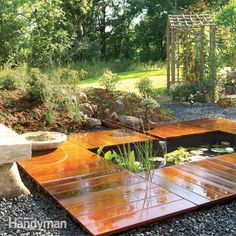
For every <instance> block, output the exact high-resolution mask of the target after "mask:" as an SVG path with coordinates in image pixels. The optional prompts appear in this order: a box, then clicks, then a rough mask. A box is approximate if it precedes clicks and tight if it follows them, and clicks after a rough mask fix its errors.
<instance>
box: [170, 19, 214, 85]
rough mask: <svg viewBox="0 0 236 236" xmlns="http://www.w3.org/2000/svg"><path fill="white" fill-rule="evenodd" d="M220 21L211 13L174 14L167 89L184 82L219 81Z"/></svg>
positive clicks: (171, 24)
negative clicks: (218, 22) (217, 43)
mask: <svg viewBox="0 0 236 236" xmlns="http://www.w3.org/2000/svg"><path fill="white" fill-rule="evenodd" d="M215 35H216V24H215V23H214V21H213V20H212V18H211V17H210V16H209V15H170V16H169V18H168V23H167V88H168V89H169V88H170V87H171V86H173V85H176V84H178V83H181V82H183V81H188V82H197V81H202V80H204V79H209V80H215V78H216V61H215V44H216V40H215V38H216V37H215Z"/></svg>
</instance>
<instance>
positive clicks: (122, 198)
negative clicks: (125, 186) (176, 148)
mask: <svg viewBox="0 0 236 236" xmlns="http://www.w3.org/2000/svg"><path fill="white" fill-rule="evenodd" d="M169 195H170V193H169V192H168V191H166V190H164V189H163V188H160V187H153V188H149V189H145V190H143V191H137V192H130V193H128V194H117V195H113V196H112V198H111V197H110V198H109V197H107V196H106V197H105V198H103V199H99V200H95V199H93V200H92V201H89V202H86V203H85V202H82V203H81V202H76V204H71V203H69V204H68V205H66V208H67V209H69V210H70V212H77V213H76V215H79V214H80V215H82V214H85V213H88V212H92V211H95V210H96V211H97V210H104V209H107V208H111V207H115V206H121V205H122V204H127V203H130V202H135V201H139V200H142V199H146V198H151V197H167V196H169Z"/></svg>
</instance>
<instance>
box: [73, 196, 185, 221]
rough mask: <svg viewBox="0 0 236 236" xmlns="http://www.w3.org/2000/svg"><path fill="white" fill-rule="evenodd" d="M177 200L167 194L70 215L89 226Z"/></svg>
mask: <svg viewBox="0 0 236 236" xmlns="http://www.w3.org/2000/svg"><path fill="white" fill-rule="evenodd" d="M178 200H181V198H180V197H178V196H176V195H174V194H168V195H166V196H154V197H151V198H145V199H141V200H138V201H134V202H126V203H125V204H122V205H120V206H115V207H109V206H106V207H105V208H104V209H101V210H97V209H94V210H93V211H92V212H89V213H88V214H81V212H79V211H77V210H76V209H74V211H73V212H72V214H73V215H74V216H75V217H76V218H77V219H78V220H79V221H81V222H83V224H88V223H89V224H90V223H95V222H97V221H102V220H105V219H110V218H113V217H117V216H120V215H125V214H127V213H129V212H131V211H132V212H136V211H139V210H144V209H148V208H152V207H155V206H160V205H164V204H166V203H170V202H173V201H178ZM69 211H70V209H69Z"/></svg>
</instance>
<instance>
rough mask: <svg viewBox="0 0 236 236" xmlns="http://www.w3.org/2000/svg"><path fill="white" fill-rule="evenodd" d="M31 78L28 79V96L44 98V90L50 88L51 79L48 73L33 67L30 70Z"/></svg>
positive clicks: (36, 98) (33, 98)
mask: <svg viewBox="0 0 236 236" xmlns="http://www.w3.org/2000/svg"><path fill="white" fill-rule="evenodd" d="M29 74H30V79H29V80H28V85H29V88H28V93H27V96H28V97H29V98H30V99H32V100H41V101H43V99H44V91H45V90H46V89H48V86H49V81H48V77H47V75H46V74H43V73H41V71H40V70H39V69H37V68H32V69H31V71H30V73H29Z"/></svg>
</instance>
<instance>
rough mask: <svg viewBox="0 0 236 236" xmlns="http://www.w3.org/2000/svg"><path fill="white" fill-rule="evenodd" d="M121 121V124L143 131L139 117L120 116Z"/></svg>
mask: <svg viewBox="0 0 236 236" xmlns="http://www.w3.org/2000/svg"><path fill="white" fill-rule="evenodd" d="M119 121H120V123H121V124H124V125H127V126H130V127H132V128H134V129H141V128H142V120H141V119H139V118H137V117H133V116H119Z"/></svg>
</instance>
